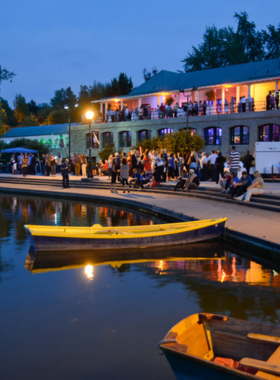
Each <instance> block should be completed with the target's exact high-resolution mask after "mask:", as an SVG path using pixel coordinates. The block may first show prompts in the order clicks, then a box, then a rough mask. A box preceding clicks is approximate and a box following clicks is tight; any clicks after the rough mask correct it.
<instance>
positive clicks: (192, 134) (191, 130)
mask: <svg viewBox="0 0 280 380" xmlns="http://www.w3.org/2000/svg"><path fill="white" fill-rule="evenodd" d="M180 130H181V131H185V132H187V131H190V132H191V136H194V135H195V134H196V129H195V128H182V129H180Z"/></svg>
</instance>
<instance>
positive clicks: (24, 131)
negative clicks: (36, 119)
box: [1, 123, 78, 138]
mask: <svg viewBox="0 0 280 380" xmlns="http://www.w3.org/2000/svg"><path fill="white" fill-rule="evenodd" d="M71 125H78V124H77V123H76V124H74V123H73V124H71ZM67 133H68V124H55V125H41V126H39V127H19V128H13V129H10V130H9V131H8V132H6V133H5V134H4V135H3V136H1V137H2V138H3V137H28V136H44V135H63V134H67Z"/></svg>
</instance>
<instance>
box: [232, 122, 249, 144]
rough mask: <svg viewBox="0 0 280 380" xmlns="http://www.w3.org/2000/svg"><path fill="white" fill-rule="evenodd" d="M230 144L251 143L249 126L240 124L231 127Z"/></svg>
mask: <svg viewBox="0 0 280 380" xmlns="http://www.w3.org/2000/svg"><path fill="white" fill-rule="evenodd" d="M230 144H233V145H248V144H249V128H248V127H244V126H243V125H238V126H237V127H233V128H231V129H230Z"/></svg>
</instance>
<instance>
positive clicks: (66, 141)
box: [65, 136, 69, 148]
mask: <svg viewBox="0 0 280 380" xmlns="http://www.w3.org/2000/svg"><path fill="white" fill-rule="evenodd" d="M65 146H66V147H67V148H68V147H69V137H68V136H66V137H65Z"/></svg>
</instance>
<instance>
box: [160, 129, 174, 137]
mask: <svg viewBox="0 0 280 380" xmlns="http://www.w3.org/2000/svg"><path fill="white" fill-rule="evenodd" d="M172 133H173V129H170V128H163V129H160V130H159V131H158V135H159V137H164V136H166V135H172Z"/></svg>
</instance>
